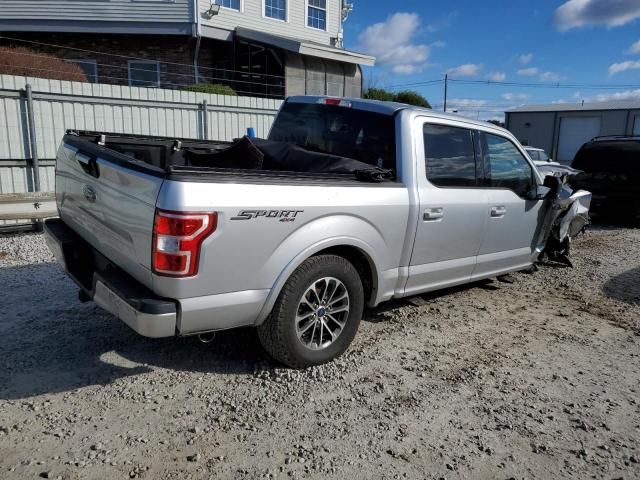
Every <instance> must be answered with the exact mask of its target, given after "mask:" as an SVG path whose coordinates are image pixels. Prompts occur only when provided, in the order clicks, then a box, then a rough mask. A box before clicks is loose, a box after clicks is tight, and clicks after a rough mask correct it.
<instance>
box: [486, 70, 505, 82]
mask: <svg viewBox="0 0 640 480" xmlns="http://www.w3.org/2000/svg"><path fill="white" fill-rule="evenodd" d="M487 78H488V79H489V80H491V81H492V82H504V81H505V80H506V79H507V75H506V74H505V73H504V72H492V73H490V74H489V75H488V76H487Z"/></svg>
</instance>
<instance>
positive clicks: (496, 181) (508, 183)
mask: <svg viewBox="0 0 640 480" xmlns="http://www.w3.org/2000/svg"><path fill="white" fill-rule="evenodd" d="M482 136H483V138H484V140H483V146H484V151H485V153H486V157H485V162H487V167H488V173H489V178H488V181H489V185H490V186H491V187H495V188H508V189H510V190H513V191H514V192H515V193H516V194H518V195H520V196H523V195H525V194H526V193H527V192H528V191H529V190H530V189H531V186H532V185H533V171H532V170H531V166H530V165H529V162H527V160H526V159H525V158H524V156H523V155H522V154H521V153H520V150H518V149H517V147H516V146H515V145H514V144H513V143H512V142H511V141H510V140H509V139H507V138H504V137H500V136H498V135H491V134H490V133H483V134H482Z"/></svg>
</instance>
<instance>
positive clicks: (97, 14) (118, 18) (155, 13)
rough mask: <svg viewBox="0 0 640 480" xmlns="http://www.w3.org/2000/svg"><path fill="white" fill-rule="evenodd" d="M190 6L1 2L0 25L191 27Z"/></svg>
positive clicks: (152, 1) (103, 0) (188, 0)
mask: <svg viewBox="0 0 640 480" xmlns="http://www.w3.org/2000/svg"><path fill="white" fill-rule="evenodd" d="M192 4H193V2H192V0H84V1H81V0H57V1H56V0H2V1H0V21H2V23H3V24H5V22H7V21H29V22H34V21H64V22H73V21H90V22H91V21H93V22H95V21H100V22H166V23H192V22H193V15H192ZM3 28H4V27H3Z"/></svg>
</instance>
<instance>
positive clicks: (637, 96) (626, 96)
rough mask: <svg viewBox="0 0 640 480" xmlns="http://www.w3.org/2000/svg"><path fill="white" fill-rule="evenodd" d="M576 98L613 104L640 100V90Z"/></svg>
mask: <svg viewBox="0 0 640 480" xmlns="http://www.w3.org/2000/svg"><path fill="white" fill-rule="evenodd" d="M574 98H580V99H581V100H584V101H585V102H611V101H616V100H620V101H622V100H640V89H638V90H626V91H623V92H615V93H599V94H598V95H596V96H595V97H584V98H582V97H581V96H580V95H578V96H576V95H574Z"/></svg>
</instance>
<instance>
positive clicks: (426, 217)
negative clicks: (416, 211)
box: [422, 207, 444, 222]
mask: <svg viewBox="0 0 640 480" xmlns="http://www.w3.org/2000/svg"><path fill="white" fill-rule="evenodd" d="M442 217H444V208H442V207H436V208H427V209H426V210H425V211H424V214H423V215H422V220H423V221H425V222H433V221H434V220H440V219H441V218H442Z"/></svg>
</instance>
